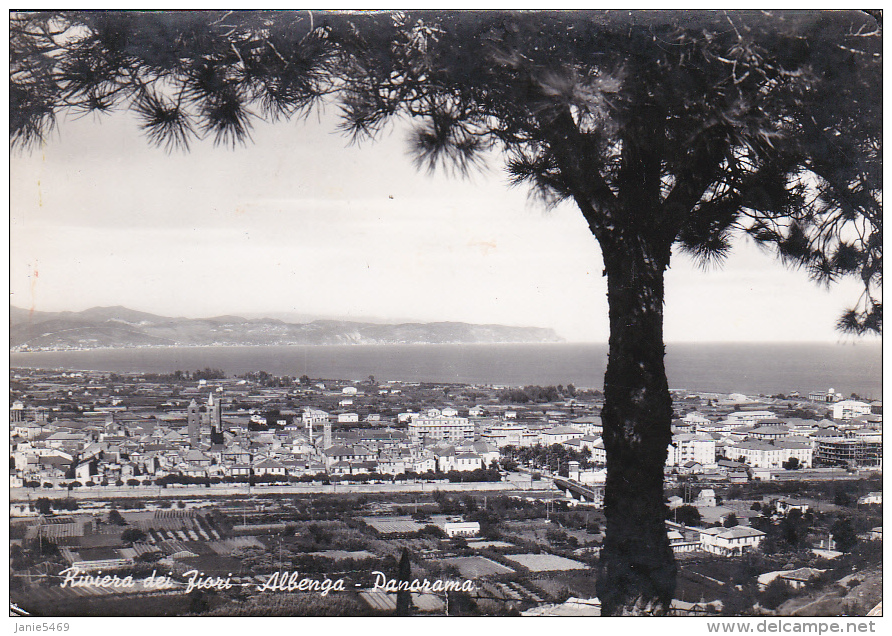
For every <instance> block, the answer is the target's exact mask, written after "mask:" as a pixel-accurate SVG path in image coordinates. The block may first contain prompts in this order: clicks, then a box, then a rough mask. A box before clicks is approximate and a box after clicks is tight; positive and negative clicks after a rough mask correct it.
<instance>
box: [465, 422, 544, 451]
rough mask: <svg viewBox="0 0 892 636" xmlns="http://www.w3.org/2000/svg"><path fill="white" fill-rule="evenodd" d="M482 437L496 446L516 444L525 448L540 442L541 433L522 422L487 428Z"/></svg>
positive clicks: (502, 446)
mask: <svg viewBox="0 0 892 636" xmlns="http://www.w3.org/2000/svg"><path fill="white" fill-rule="evenodd" d="M480 438H481V439H482V440H483V441H485V442H487V443H488V444H492V445H493V446H495V447H496V448H504V447H505V446H516V447H518V448H524V447H527V446H535V445H536V444H538V443H539V434H538V433H536V432H535V431H531V430H530V429H528V428H527V427H526V426H523V425H520V424H501V425H496V426H491V427H489V428H488V429H487V430H485V431H484V432H483V433H482V434H481V436H480Z"/></svg>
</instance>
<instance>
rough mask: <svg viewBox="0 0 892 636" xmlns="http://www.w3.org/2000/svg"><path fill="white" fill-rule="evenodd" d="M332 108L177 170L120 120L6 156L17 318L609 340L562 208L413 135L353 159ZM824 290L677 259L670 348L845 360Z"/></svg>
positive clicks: (593, 264)
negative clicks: (155, 319)
mask: <svg viewBox="0 0 892 636" xmlns="http://www.w3.org/2000/svg"><path fill="white" fill-rule="evenodd" d="M337 122H338V119H337V109H336V108H335V107H332V106H329V107H327V108H326V109H325V110H323V111H316V112H314V113H313V114H312V115H311V116H310V117H309V118H308V119H306V120H303V119H300V120H292V121H289V122H279V123H277V124H267V123H264V122H262V121H260V120H257V121H255V124H254V129H253V133H252V137H253V142H249V143H248V144H247V145H246V146H244V147H242V146H239V147H237V148H235V149H229V148H223V147H215V146H214V145H213V144H212V142H211V141H204V142H196V143H195V144H193V146H192V150H191V151H190V152H188V153H186V152H179V151H175V152H174V153H173V154H168V153H167V152H166V151H165V150H163V149H159V148H155V147H153V146H151V145H150V144H149V142H148V141H147V139H146V138H145V137H144V136H142V134H141V133H140V131H139V128H138V125H137V123H136V121H135V120H134V119H133V117H132V116H131V115H129V114H127V113H119V114H114V115H111V116H103V117H101V119H100V118H96V117H93V116H92V115H89V116H86V117H81V118H76V117H72V116H68V117H66V118H62V119H61V120H60V122H59V125H58V127H57V129H56V131H55V132H54V133H52V135H51V136H50V137H49V138H48V139H47V140H46V141H45V143H44V144H43V145H42V147H39V148H36V149H33V150H30V151H27V152H25V153H21V152H18V151H13V152H11V153H10V205H11V213H10V249H11V252H10V253H11V260H10V303H11V304H13V305H16V306H18V307H23V308H33V309H35V310H38V311H64V310H69V311H80V310H83V309H87V308H89V307H94V306H106V305H124V306H126V307H130V308H132V309H137V310H142V311H148V312H152V313H156V314H161V315H167V316H186V317H193V318H198V317H208V316H216V315H222V314H237V315H253V316H260V315H282V314H294V315H295V316H296V318H298V319H306V320H310V319H312V318H313V317H338V318H346V319H354V320H363V319H373V320H377V321H395V322H404V321H425V322H427V321H441V320H448V321H463V322H472V323H498V324H507V325H522V326H535V327H550V328H553V329H554V330H555V331H556V332H557V334H558V335H559V336H561V337H563V338H565V339H567V340H568V341H579V342H605V341H606V340H607V337H608V322H607V301H606V278H604V277H603V276H602V269H603V263H602V260H601V254H600V251H599V249H598V246H597V243H596V241H595V240H594V238H593V237H592V236H591V234H590V233H589V231H588V229H587V226H586V224H585V222H584V220H583V219H582V216H581V214H580V213H579V211H578V210H577V209H576V208H575V207H574V206H573V205H570V204H567V205H562V206H560V207H558V208H557V209H553V210H545V209H544V208H543V206H542V205H541V204H540V203H538V202H536V201H534V200H531V199H530V198H529V197H528V193H527V190H526V189H525V188H524V187H516V188H511V187H509V186H508V184H507V178H506V176H505V173H504V171H503V169H502V168H503V166H502V163H501V159H500V157H498V156H497V155H494V156H492V157H490V159H489V161H488V162H487V166H486V168H485V169H484V170H483V171H482V172H478V173H475V174H473V175H472V176H471V177H470V178H468V179H461V178H454V177H451V176H450V175H448V174H442V173H437V174H433V175H431V174H428V173H427V172H425V171H419V170H417V169H416V168H415V167H414V165H413V163H412V160H411V157H409V156H408V155H407V148H408V143H407V141H406V137H407V134H408V127H407V126H406V125H404V124H402V123H400V124H397V125H394V126H392V127H391V128H390V129H389V130H387V131H385V134H384V135H382V137H381V138H380V139H379V140H377V141H375V142H363V143H362V144H361V145H360V146H356V145H351V143H350V140H349V139H348V138H347V137H345V136H344V135H343V134H341V133H340V132H338V130H337ZM859 293H860V289H859V286H858V284H857V282H856V281H847V282H844V283H842V284H838V285H835V286H833V287H831V288H829V289H827V288H822V287H819V286H817V285H815V284H813V283H811V282H810V281H809V280H808V277H807V275H806V274H805V273H804V272H802V271H796V270H790V269H787V268H785V267H784V266H783V265H781V264H780V263H779V262H778V261H777V260H776V259H775V258H774V257H773V256H772V255H771V254H768V253H765V252H762V251H760V250H759V249H758V248H756V247H755V246H754V245H753V244H752V242H751V241H749V239H746V238H745V237H740V239H739V240H738V241H737V242H736V245H735V249H734V251H733V252H732V254H731V256H730V258H729V259H728V260H727V261H726V262H725V263H724V265H723V266H722V267H721V268H712V269H709V270H704V269H702V268H701V267H700V266H698V265H697V264H696V263H694V262H693V261H692V260H691V259H690V258H688V257H687V256H685V255H683V254H675V255H674V256H673V261H672V267H671V269H670V270H669V272H668V273H667V278H666V309H665V338H666V341H667V342H696V341H711V342H713V341H718V342H722V341H725V342H733V341H754V342H755V341H783V342H808V341H823V342H852V339H851V337H846V336H842V335H840V334H839V333H838V332H837V331H835V330H834V323H835V322H836V319H837V318H838V316H839V314H840V313H841V312H842V310H843V309H844V308H846V307H848V306H850V305H853V304H854V302H855V301H856V300H857V298H858V295H859Z"/></svg>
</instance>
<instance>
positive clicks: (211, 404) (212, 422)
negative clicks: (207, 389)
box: [207, 393, 223, 433]
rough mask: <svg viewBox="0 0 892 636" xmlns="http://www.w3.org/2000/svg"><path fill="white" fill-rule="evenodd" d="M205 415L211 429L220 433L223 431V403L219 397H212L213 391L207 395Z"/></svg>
mask: <svg viewBox="0 0 892 636" xmlns="http://www.w3.org/2000/svg"><path fill="white" fill-rule="evenodd" d="M207 416H208V426H210V427H211V431H215V432H217V433H221V432H222V431H223V405H222V404H221V403H220V398H219V397H218V398H217V399H216V400H215V399H214V394H213V393H211V394H209V395H208V406H207Z"/></svg>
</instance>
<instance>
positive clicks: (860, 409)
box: [830, 400, 870, 421]
mask: <svg viewBox="0 0 892 636" xmlns="http://www.w3.org/2000/svg"><path fill="white" fill-rule="evenodd" d="M830 408H831V410H832V411H833V419H834V420H842V421H847V420H851V419H854V418H856V417H858V416H859V415H870V404H868V403H867V402H859V401H857V400H843V401H842V402H837V403H835V404H834V405H833V406H832V407H830Z"/></svg>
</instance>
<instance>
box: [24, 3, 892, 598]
mask: <svg viewBox="0 0 892 636" xmlns="http://www.w3.org/2000/svg"><path fill="white" fill-rule="evenodd" d="M11 22H12V23H11V29H10V42H11V46H10V70H11V82H10V107H11V108H10V137H11V141H12V143H13V144H14V145H17V146H24V145H28V144H31V143H33V142H35V141H37V140H39V139H41V138H42V136H43V135H45V133H46V131H47V130H49V129H50V128H51V127H52V126H53V125H54V122H55V121H56V118H57V117H58V115H59V114H61V113H63V112H65V111H67V110H73V111H85V112H93V113H105V112H108V111H111V110H115V109H119V108H132V109H133V112H135V113H136V114H137V115H138V116H139V117H140V119H141V123H142V126H143V128H144V130H145V132H146V134H147V136H148V138H149V139H150V140H151V141H152V142H153V143H156V144H165V145H167V146H168V147H169V148H175V147H185V148H187V147H188V145H189V143H190V141H191V140H193V139H194V138H196V137H199V136H205V137H212V138H213V139H214V140H215V141H216V142H217V143H221V144H225V145H235V144H236V143H238V142H239V141H243V140H245V139H247V138H248V136H249V132H250V119H251V117H252V116H253V115H255V114H259V115H261V116H264V117H266V118H268V119H272V120H275V119H278V118H283V117H285V118H287V117H291V116H293V115H295V114H299V113H302V114H306V113H307V112H308V109H309V108H310V107H311V106H312V105H313V104H314V103H316V102H318V101H319V100H322V99H328V100H334V99H339V100H340V105H341V108H342V110H343V113H344V123H343V127H344V129H345V130H346V131H347V132H348V133H350V134H352V135H353V136H354V138H357V139H359V138H363V137H374V136H375V135H377V134H378V133H379V132H381V131H382V130H383V129H384V128H385V126H386V125H387V123H388V122H389V121H391V120H393V119H394V118H396V117H409V118H412V119H414V120H416V121H419V122H421V123H420V125H419V127H418V128H417V130H416V133H415V134H414V137H413V141H412V147H413V150H414V152H415V155H416V158H417V162H418V165H419V166H421V167H427V168H429V169H433V168H435V167H438V166H439V167H447V169H448V168H452V169H454V170H455V171H456V172H458V173H467V172H469V171H470V170H471V169H472V168H473V167H474V166H476V165H477V164H478V163H479V162H480V161H481V157H483V156H484V155H485V153H486V152H487V151H491V150H496V151H501V152H502V154H503V155H504V156H506V158H507V169H508V172H509V174H510V175H511V177H512V179H513V181H514V183H517V184H521V183H525V184H528V185H530V186H531V187H532V190H533V192H534V193H535V194H536V195H537V196H540V197H541V198H542V199H543V200H544V201H545V202H546V203H547V204H556V203H557V202H560V201H563V200H569V201H572V202H573V203H574V204H575V205H576V206H577V207H578V208H579V211H580V213H581V215H582V217H583V219H584V220H585V222H586V224H587V226H588V228H589V230H590V231H591V232H592V234H593V235H594V237H595V238H596V239H597V241H598V243H599V245H600V248H601V253H602V257H603V261H604V274H605V275H606V277H607V296H608V303H609V323H610V339H609V358H608V365H607V372H606V374H605V379H604V399H605V403H604V408H603V412H602V414H601V417H602V420H603V423H604V434H603V439H604V444H605V448H606V451H607V483H606V492H605V504H604V506H605V514H606V517H607V533H606V540H605V544H604V549H603V551H602V558H601V568H602V572H601V573H600V575H599V577H598V587H599V590H598V592H599V594H598V595H599V598H600V599H601V601H602V612H603V613H604V614H606V615H612V614H620V613H665V612H666V611H667V610H668V607H669V603H670V601H671V599H672V594H673V592H674V588H675V572H676V568H675V563H674V559H673V556H672V551H671V549H670V547H669V543H668V539H667V536H666V532H665V528H664V527H663V519H664V518H665V512H666V511H665V504H664V493H663V466H664V464H665V459H666V452H667V450H666V449H667V446H668V443H669V441H670V438H671V418H672V408H671V399H670V395H669V390H668V382H667V380H666V372H665V367H664V345H663V302H664V282H663V281H664V274H665V272H666V270H667V269H668V267H669V265H670V261H671V256H672V253H673V249H674V248H675V249H681V250H685V251H688V252H690V253H692V254H694V255H695V256H697V257H699V258H700V259H701V261H702V262H704V263H713V262H717V261H720V260H721V258H722V257H723V256H724V255H725V254H726V253H727V252H728V250H729V249H730V247H731V244H732V241H733V238H734V236H735V235H737V234H741V233H745V234H748V235H749V236H750V237H752V238H753V239H754V240H755V241H756V242H757V243H758V244H760V245H763V246H765V247H766V248H773V249H775V251H776V252H777V253H778V255H779V256H780V258H781V259H782V260H783V261H784V262H786V263H788V264H791V265H798V266H802V267H805V268H806V269H807V270H808V272H809V274H810V275H811V276H812V277H813V278H815V279H816V280H818V281H820V282H830V281H833V280H836V279H838V278H840V277H842V276H855V277H859V278H860V279H861V281H862V282H863V283H864V294H863V295H862V296H861V298H860V299H859V301H858V303H857V305H856V307H855V308H853V309H851V310H849V311H847V312H846V313H845V314H844V315H843V316H842V317H841V318H840V321H839V327H840V328H841V329H843V330H845V331H849V332H852V333H865V332H879V331H880V329H881V325H882V306H881V302H880V301H879V300H878V299H877V298H876V293H875V290H876V288H877V287H878V285H879V284H880V280H881V264H882V240H881V229H882V216H881V205H880V200H881V169H880V161H879V156H880V151H881V129H882V127H881V123H882V122H881V120H882V117H881V114H882V108H881V99H880V91H879V89H878V88H877V87H879V86H881V85H882V84H881V80H882V75H881V73H882V63H881V59H882V58H881V40H882V38H881V30H880V28H879V27H878V26H877V22H876V20H875V18H874V17H872V16H871V15H869V14H867V13H862V12H854V11H848V12H819V11H810V12H755V11H753V12H749V11H714V12H707V11H689V12H659V11H655V12H649V11H637V12H632V13H630V12H627V11H615V12H614V11H579V12H525V13H512V12H473V13H466V12H439V13H434V12H420V13H402V12H401V13H389V14H388V13H371V14H361V15H353V14H346V13H338V14H335V13H319V12H317V13H310V12H189V13H187V14H184V13H129V12H128V13H115V12H111V13H103V12H94V13H79V12H67V13H61V14H49V13H30V14H19V13H16V14H13V16H12V20H11ZM568 388H569V387H568Z"/></svg>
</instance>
